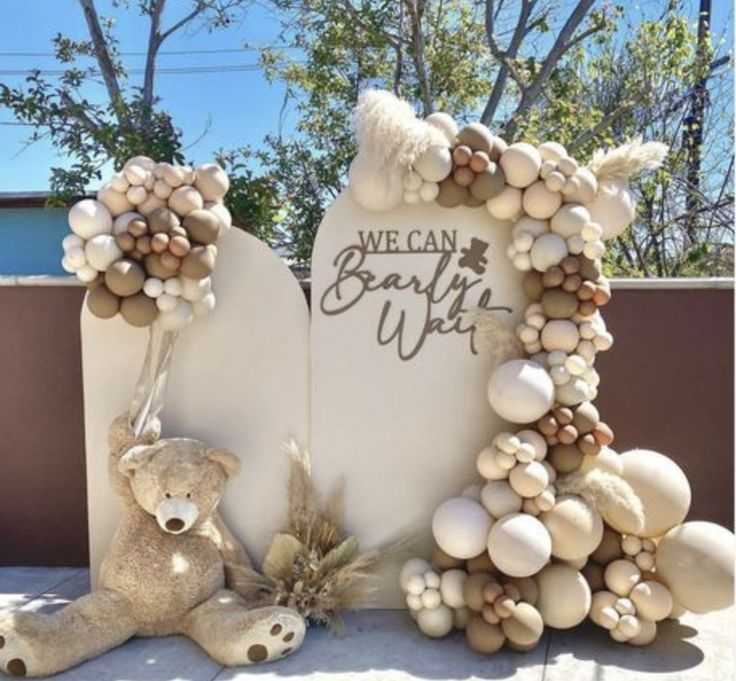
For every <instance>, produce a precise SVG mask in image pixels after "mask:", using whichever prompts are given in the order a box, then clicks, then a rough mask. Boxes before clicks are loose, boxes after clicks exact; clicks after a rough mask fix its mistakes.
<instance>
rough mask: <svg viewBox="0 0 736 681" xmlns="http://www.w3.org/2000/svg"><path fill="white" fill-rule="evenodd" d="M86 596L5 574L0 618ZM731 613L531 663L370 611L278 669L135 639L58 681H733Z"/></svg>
mask: <svg viewBox="0 0 736 681" xmlns="http://www.w3.org/2000/svg"><path fill="white" fill-rule="evenodd" d="M88 590H89V576H88V573H87V571H86V570H79V569H68V568H0V608H8V607H9V608H21V607H22V608H27V609H34V610H38V609H41V610H43V611H50V610H53V609H54V608H58V607H60V606H61V605H63V604H64V603H66V602H68V601H69V600H71V599H74V598H76V597H78V596H80V595H82V594H84V593H86V592H87V591H88ZM735 671H736V667H735V666H734V610H733V609H731V610H727V611H724V612H721V613H715V614H712V615H707V616H704V617H694V616H690V615H688V616H685V617H684V618H683V619H682V621H680V622H667V623H666V624H665V625H663V626H662V628H661V631H660V634H659V637H658V638H657V641H656V642H655V643H654V644H652V645H651V646H649V647H647V648H633V647H630V646H623V645H618V644H615V643H614V642H613V641H611V640H610V639H608V637H607V635H606V634H605V632H603V631H602V630H600V629H597V628H594V627H588V626H582V627H580V628H578V629H575V630H571V631H549V630H548V633H546V634H545V637H544V639H543V640H542V642H541V644H540V645H539V646H538V647H537V648H536V649H535V650H534V651H532V652H530V653H527V654H525V655H518V654H515V653H511V652H507V651H504V652H502V653H500V654H497V655H494V656H492V657H489V658H486V657H482V656H480V655H476V654H474V653H472V652H470V651H469V650H468V648H467V647H466V646H465V643H464V641H463V639H462V637H461V636H455V637H452V638H449V639H445V640H442V641H429V640H428V639H426V638H424V637H423V636H421V635H420V634H419V633H418V632H417V631H416V629H414V627H413V625H412V623H411V622H410V621H409V620H408V617H407V616H406V614H405V613H403V612H397V611H389V610H374V611H364V612H361V613H358V614H355V615H352V616H350V617H349V618H348V620H347V631H346V633H345V635H344V636H342V637H335V636H331V635H329V634H327V633H326V632H325V631H321V630H313V631H310V633H309V634H308V636H307V640H306V642H305V644H304V646H303V648H302V649H301V650H300V651H299V652H298V653H297V654H296V655H295V656H293V657H290V658H288V659H286V660H283V661H282V662H279V663H276V664H273V665H264V666H261V667H251V668H248V669H223V668H221V667H220V666H219V665H218V664H216V663H214V662H212V661H211V660H210V659H209V658H208V657H207V656H206V655H205V654H204V653H203V652H201V651H200V649H199V648H198V647H197V646H196V645H194V644H193V643H191V642H190V641H188V640H186V639H184V638H181V637H170V638H164V639H135V640H132V641H130V642H129V643H127V644H126V645H124V646H122V647H120V648H118V649H117V650H114V651H111V652H110V653H108V654H107V655H103V656H102V657H100V658H97V659H96V660H92V661H90V662H87V663H85V664H83V665H81V666H79V667H77V668H76V669H73V670H70V671H69V672H66V673H65V674H61V675H59V676H57V677H56V678H57V679H63V680H64V681H234V680H241V681H242V680H244V679H253V680H260V681H268V680H269V679H277V678H283V679H286V681H297V680H298V679H307V680H308V681H406V680H407V679H428V680H431V681H440V680H452V679H458V680H460V679H462V680H464V681H465V680H468V681H469V680H470V679H510V678H514V679H517V680H521V681H639V680H640V679H642V680H644V681H657V680H665V679H666V680H667V681H673V680H674V679H682V680H683V681H684V680H685V679H687V681H727V680H729V679H733V678H734V676H735Z"/></svg>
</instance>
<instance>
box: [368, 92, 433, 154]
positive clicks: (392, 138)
mask: <svg viewBox="0 0 736 681" xmlns="http://www.w3.org/2000/svg"><path fill="white" fill-rule="evenodd" d="M355 132H356V137H357V139H358V147H359V149H360V153H361V154H364V155H366V156H368V157H371V158H374V159H375V160H376V161H378V162H379V163H383V162H391V163H397V164H399V165H402V166H405V165H409V164H411V163H413V162H414V161H415V160H416V159H417V158H418V157H419V156H421V154H422V153H423V152H424V151H426V149H427V147H429V145H430V144H431V142H432V139H433V135H437V131H436V130H435V129H434V128H433V127H432V126H431V125H428V124H427V123H425V122H424V121H422V120H420V119H418V118H417V116H416V113H415V112H414V109H413V108H412V106H411V104H409V102H407V101H404V100H403V99H399V98H398V97H396V96H395V95H393V94H392V93H390V92H385V91H383V90H366V91H365V92H363V94H361V95H360V97H359V99H358V105H357V106H356V107H355Z"/></svg>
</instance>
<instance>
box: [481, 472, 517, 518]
mask: <svg viewBox="0 0 736 681" xmlns="http://www.w3.org/2000/svg"><path fill="white" fill-rule="evenodd" d="M480 501H481V503H482V504H483V507H484V508H485V509H486V511H488V512H489V513H490V514H491V515H492V516H493V517H494V518H501V517H503V516H505V515H508V514H509V513H518V512H519V511H521V504H522V499H521V497H520V496H519V495H518V494H517V493H516V492H515V491H514V490H513V489H512V487H511V485H510V484H509V483H508V481H506V480H495V481H493V482H489V483H488V484H486V485H484V486H483V488H482V489H481V492H480Z"/></svg>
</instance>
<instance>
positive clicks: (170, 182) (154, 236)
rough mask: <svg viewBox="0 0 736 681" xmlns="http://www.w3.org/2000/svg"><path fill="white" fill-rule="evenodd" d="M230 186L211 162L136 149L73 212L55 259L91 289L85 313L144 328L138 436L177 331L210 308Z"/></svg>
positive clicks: (159, 396)
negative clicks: (161, 158)
mask: <svg viewBox="0 0 736 681" xmlns="http://www.w3.org/2000/svg"><path fill="white" fill-rule="evenodd" d="M229 184H230V181H229V178H228V176H227V173H225V171H224V170H222V168H220V167H219V166H218V165H216V164H214V163H208V164H204V165H201V166H199V167H198V168H196V169H192V168H190V167H189V166H178V165H172V164H170V163H156V162H155V161H153V160H152V159H150V158H148V157H146V156H135V157H134V158H131V159H130V160H129V161H127V162H126V163H125V164H124V165H123V167H122V169H121V170H119V171H118V172H116V173H114V174H113V176H112V177H111V178H110V181H109V182H108V183H107V184H105V185H104V186H103V187H102V188H101V189H100V190H99V192H98V193H97V197H96V198H94V199H83V200H81V201H79V202H77V203H75V204H74V205H73V206H72V208H71V210H70V211H69V216H68V220H69V227H70V228H71V234H68V235H67V236H66V237H65V238H64V240H63V242H62V247H63V250H64V257H63V258H62V261H61V263H62V266H63V268H64V269H65V270H66V271H67V272H69V273H70V274H76V276H77V277H78V278H79V279H80V281H82V282H84V284H85V285H86V286H87V296H86V305H87V308H88V309H89V311H90V312H91V313H92V314H93V315H94V316H96V317H99V318H101V319H111V318H113V317H116V316H117V315H118V314H119V315H120V316H121V317H122V318H123V320H124V321H125V322H126V323H128V324H130V325H131V326H134V327H148V328H149V339H148V348H147V352H146V358H145V361H144V365H143V369H142V371H141V374H140V377H139V379H138V383H137V385H136V389H135V396H134V398H133V402H132V405H131V408H130V417H131V422H133V423H134V430H135V433H136V434H137V435H139V434H140V433H142V432H143V430H145V428H146V427H147V425H148V424H149V423H150V422H151V419H152V418H153V417H154V416H156V414H157V413H158V412H159V411H160V410H161V408H162V406H163V394H164V390H165V387H166V382H167V378H168V369H169V365H170V362H171V357H172V352H173V345H174V342H175V340H176V337H177V334H178V332H179V331H181V330H182V329H184V328H185V327H187V326H189V325H190V324H191V323H192V322H193V321H194V319H195V318H198V317H203V316H206V315H208V314H210V313H211V312H212V311H213V310H214V309H215V304H216V300H215V294H214V292H213V291H212V273H213V272H214V269H215V264H216V262H217V241H218V239H219V238H220V236H222V235H223V234H224V233H225V232H227V231H228V230H229V229H230V227H231V226H232V218H231V216H230V213H229V211H228V209H227V208H226V207H225V205H224V204H223V200H224V197H225V194H226V193H227V190H228V188H229Z"/></svg>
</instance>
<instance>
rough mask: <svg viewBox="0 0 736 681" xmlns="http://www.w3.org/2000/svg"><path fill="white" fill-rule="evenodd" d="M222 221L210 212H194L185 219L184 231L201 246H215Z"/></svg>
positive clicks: (201, 210)
mask: <svg viewBox="0 0 736 681" xmlns="http://www.w3.org/2000/svg"><path fill="white" fill-rule="evenodd" d="M220 227H221V224H220V220H219V219H218V217H217V216H216V215H215V214H214V213H211V212H210V211H208V210H204V209H200V210H193V211H192V212H191V213H189V214H187V216H186V217H185V218H184V229H186V230H187V234H188V235H189V236H190V238H191V239H192V240H194V241H196V242H197V243H200V244H204V245H207V244H213V243H215V241H217V237H218V235H219V234H220Z"/></svg>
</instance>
